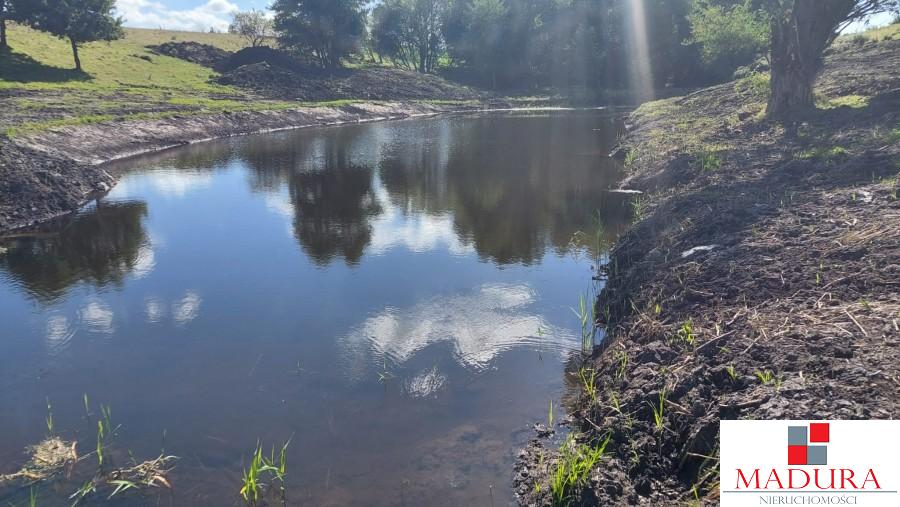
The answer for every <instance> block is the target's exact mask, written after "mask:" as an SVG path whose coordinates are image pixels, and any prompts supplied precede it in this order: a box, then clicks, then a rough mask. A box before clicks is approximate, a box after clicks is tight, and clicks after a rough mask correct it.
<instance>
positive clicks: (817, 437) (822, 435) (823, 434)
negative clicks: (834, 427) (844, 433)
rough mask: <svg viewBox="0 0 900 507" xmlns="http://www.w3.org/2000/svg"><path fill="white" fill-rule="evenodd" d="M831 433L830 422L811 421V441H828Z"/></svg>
mask: <svg viewBox="0 0 900 507" xmlns="http://www.w3.org/2000/svg"><path fill="white" fill-rule="evenodd" d="M829 433H830V431H829V426H828V423H809V441H810V442H828V439H829Z"/></svg>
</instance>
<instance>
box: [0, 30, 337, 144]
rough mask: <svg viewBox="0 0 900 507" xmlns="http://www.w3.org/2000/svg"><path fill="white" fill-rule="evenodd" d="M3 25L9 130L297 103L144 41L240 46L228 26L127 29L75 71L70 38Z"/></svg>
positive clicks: (0, 84) (93, 49)
mask: <svg viewBox="0 0 900 507" xmlns="http://www.w3.org/2000/svg"><path fill="white" fill-rule="evenodd" d="M8 31H9V43H10V46H11V50H10V51H8V52H3V53H0V90H16V91H18V92H20V94H19V95H20V96H19V97H16V98H10V99H6V100H4V101H3V103H4V106H5V107H6V108H7V112H8V114H7V115H6V116H5V117H4V125H3V129H4V131H5V133H6V134H7V135H9V136H14V135H21V134H28V133H33V132H39V131H41V130H46V129H52V128H57V127H65V126H71V125H84V124H93V123H99V122H104V121H110V120H140V119H158V118H166V117H171V116H174V115H204V114H215V113H219V112H222V111H248V110H277V109H285V108H289V107H296V106H298V105H302V104H300V103H297V102H287V101H278V100H264V99H259V98H255V97H253V98H251V97H248V96H247V94H246V93H245V92H244V91H243V90H240V89H238V88H235V87H232V86H225V85H220V84H217V83H215V82H214V81H213V79H214V78H215V77H216V76H217V73H216V72H215V71H213V70H212V69H208V68H206V67H203V66H200V65H196V64H193V63H190V62H187V61H184V60H180V59H178V58H171V57H167V56H159V55H155V54H153V53H151V52H150V50H148V49H147V48H146V47H145V46H147V45H151V44H161V43H164V42H167V41H171V40H176V41H188V40H191V41H196V42H202V43H207V44H212V45H215V46H219V47H221V48H223V49H227V50H236V49H240V48H241V47H243V44H242V43H241V41H240V39H239V38H238V37H236V36H234V35H231V34H207V33H194V32H175V31H165V30H144V29H127V30H126V36H125V38H124V39H120V40H117V41H112V42H93V43H89V44H85V45H84V46H83V48H82V49H81V50H80V51H79V54H80V56H81V60H82V64H83V67H84V72H76V71H74V70H73V69H72V54H71V50H70V48H69V45H68V43H67V42H65V41H63V40H60V39H58V38H56V37H53V36H51V35H49V34H46V33H43V32H38V31H35V30H32V29H30V28H27V27H22V26H17V25H11V26H10V27H9V30H8ZM22 94H24V97H22V96H21V95H22ZM351 102H352V101H333V102H332V103H324V104H317V105H330V106H339V105H346V104H349V103H351ZM36 116H37V119H35V117H36Z"/></svg>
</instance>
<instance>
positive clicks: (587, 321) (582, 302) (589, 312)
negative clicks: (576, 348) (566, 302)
mask: <svg viewBox="0 0 900 507" xmlns="http://www.w3.org/2000/svg"><path fill="white" fill-rule="evenodd" d="M572 313H574V314H575V316H576V317H578V322H579V323H580V324H581V351H582V352H583V353H585V354H589V353H590V352H591V351H592V350H593V347H594V321H595V320H596V319H595V318H594V305H589V304H588V299H587V298H585V294H579V295H578V309H577V310H576V309H575V308H572Z"/></svg>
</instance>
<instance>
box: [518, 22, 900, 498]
mask: <svg viewBox="0 0 900 507" xmlns="http://www.w3.org/2000/svg"><path fill="white" fill-rule="evenodd" d="M897 28H898V27H894V28H893V29H892V30H894V32H896V30H897ZM885 32H888V30H885V29H883V30H880V33H879V34H878V35H877V36H874V37H873V36H871V34H864V35H863V36H862V37H864V38H865V41H864V42H862V43H858V42H856V41H855V40H856V39H855V38H853V37H843V38H841V39H838V41H837V42H836V44H835V45H834V46H833V47H832V48H831V49H829V50H828V52H827V56H826V63H825V72H824V74H823V75H822V76H821V78H820V79H819V80H818V82H817V86H816V89H815V93H816V96H817V99H818V100H817V102H818V104H819V107H818V109H816V110H815V111H810V112H808V113H805V114H804V115H802V116H801V117H799V118H798V119H797V120H796V121H772V120H767V119H766V118H765V116H764V111H765V108H766V104H767V99H768V90H767V87H766V86H763V85H762V83H763V82H764V81H766V80H767V79H766V78H765V77H764V76H765V75H753V76H749V77H746V78H743V79H740V80H738V81H735V82H733V83H725V84H722V85H718V86H714V87H712V88H707V89H704V90H701V91H698V92H696V93H692V94H690V95H687V96H685V97H679V98H672V99H666V100H662V101H657V102H650V103H646V104H644V105H642V106H641V107H640V108H638V110H637V111H635V112H634V113H633V114H632V115H631V118H630V120H629V124H630V130H629V133H628V135H627V137H626V138H625V145H626V146H627V148H628V155H627V157H626V162H627V164H626V165H627V168H628V171H629V174H628V176H627V179H626V181H625V182H624V183H623V186H626V187H627V188H630V189H638V190H642V191H644V194H643V197H642V198H641V201H640V203H641V204H640V205H639V206H637V207H639V208H640V210H641V211H640V213H637V212H636V216H635V218H636V220H637V222H636V223H635V224H634V225H633V226H632V228H631V229H630V230H629V231H628V232H627V233H626V234H625V235H624V236H623V237H621V238H620V239H619V241H618V242H617V244H616V245H615V247H614V248H613V250H612V251H611V253H610V265H609V269H608V271H609V280H608V283H607V285H606V287H605V288H604V290H603V291H602V293H601V294H600V296H599V298H598V300H597V306H598V311H597V313H598V314H605V315H608V317H607V326H606V329H607V337H606V339H605V342H604V343H603V346H602V347H601V348H602V350H600V351H598V352H597V353H596V355H595V356H594V357H593V358H592V360H591V363H592V365H593V366H592V368H593V369H594V370H595V372H596V380H595V382H596V384H597V385H599V386H602V387H600V388H599V389H598V391H599V392H600V393H601V395H602V399H601V401H600V402H599V403H595V402H594V401H593V399H592V398H593V395H592V393H593V392H594V390H593V389H592V388H590V387H588V386H583V387H582V389H583V392H582V393H581V395H580V396H579V398H578V400H577V401H576V402H575V403H574V404H573V405H572V406H570V410H571V413H572V414H573V415H574V426H575V429H576V436H575V437H574V438H575V439H576V440H582V441H593V440H596V439H598V438H600V437H601V436H603V435H605V434H606V433H607V432H608V433H609V434H610V440H609V443H608V446H607V449H606V455H605V456H604V457H603V458H602V460H601V463H600V465H599V466H596V467H595V468H594V469H593V470H592V471H591V472H590V474H589V475H590V480H588V481H585V482H584V483H583V484H581V485H580V486H578V487H577V488H576V490H577V491H576V492H575V493H573V498H574V499H573V500H572V502H571V503H572V504H573V505H617V504H623V503H628V504H635V503H646V504H653V505H673V504H681V503H701V504H715V503H716V502H717V501H718V500H717V494H718V482H717V481H718V479H717V474H716V470H717V467H718V422H719V420H720V419H735V418H752V419H807V418H816V419H850V418H876V419H882V418H895V417H897V416H898V414H900V405H898V399H900V397H898V393H900V391H898V385H897V381H896V379H897V376H898V367H897V364H898V360H900V352H898V345H900V327H898V322H900V298H898V295H897V294H898V292H897V285H896V280H897V279H898V277H900V272H898V266H900V233H898V231H900V202H898V201H897V198H896V182H897V178H898V173H900V145H898V144H897V143H896V142H893V141H892V139H893V134H892V133H893V131H894V130H895V129H896V128H897V125H898V121H900V95H898V90H900V72H898V69H900V40H893V37H892V36H890V35H886V34H885ZM582 376H585V375H582ZM549 447H550V446H547V445H545V444H544V443H543V442H542V441H540V440H536V441H534V442H532V443H531V444H530V445H529V447H528V448H527V449H526V450H525V453H524V454H523V457H522V458H521V460H520V463H519V466H518V468H517V470H518V475H517V477H516V484H517V487H518V493H519V495H520V500H521V502H522V503H523V504H526V505H547V504H552V503H553V502H555V500H553V499H552V498H551V497H550V496H549V493H548V492H547V491H548V488H549V485H550V484H552V483H553V481H554V478H553V476H552V474H551V473H544V472H542V470H543V469H542V468H541V467H539V466H538V465H537V463H539V462H541V461H543V462H546V461H548V460H553V459H556V456H562V455H564V454H565V453H566V452H568V451H560V453H559V454H557V452H556V451H554V450H552V449H551V448H549Z"/></svg>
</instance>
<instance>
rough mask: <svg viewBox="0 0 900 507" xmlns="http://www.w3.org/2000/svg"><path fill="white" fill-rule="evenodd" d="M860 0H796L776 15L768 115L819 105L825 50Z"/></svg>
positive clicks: (773, 27)
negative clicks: (816, 87)
mask: <svg viewBox="0 0 900 507" xmlns="http://www.w3.org/2000/svg"><path fill="white" fill-rule="evenodd" d="M855 3H856V0H829V1H827V2H821V1H817V0H794V2H793V5H792V8H788V9H786V10H785V11H783V12H780V13H776V14H773V16H772V47H771V52H772V54H771V63H772V81H771V85H770V86H771V92H772V93H771V95H770V96H769V103H768V105H767V106H766V114H767V115H769V116H772V117H783V116H790V115H792V114H796V113H799V112H803V111H805V110H810V109H813V108H814V107H815V98H814V96H813V84H814V82H815V79H816V76H817V75H818V74H819V72H820V71H821V70H822V61H823V52H824V51H825V48H826V47H828V45H829V44H831V43H832V42H833V41H834V38H835V37H837V30H838V27H839V26H840V24H841V23H842V22H843V21H845V20H846V19H847V16H848V15H849V14H850V12H851V11H852V10H853V7H854V5H855Z"/></svg>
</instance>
